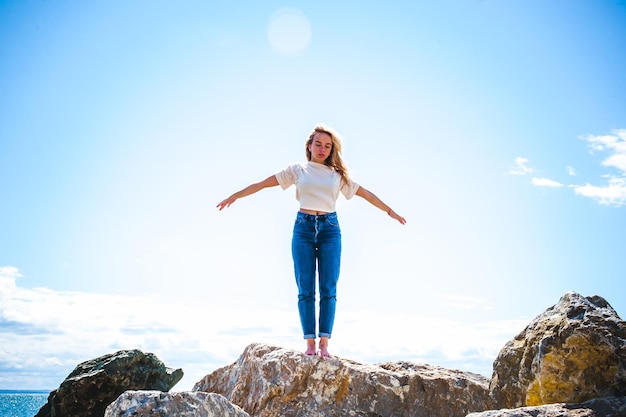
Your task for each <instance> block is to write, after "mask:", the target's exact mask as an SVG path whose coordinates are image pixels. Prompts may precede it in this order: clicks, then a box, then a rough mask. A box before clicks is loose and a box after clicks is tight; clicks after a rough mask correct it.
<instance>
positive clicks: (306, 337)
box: [304, 334, 315, 339]
mask: <svg viewBox="0 0 626 417" xmlns="http://www.w3.org/2000/svg"><path fill="white" fill-rule="evenodd" d="M304 338H305V339H315V334H305V335H304Z"/></svg>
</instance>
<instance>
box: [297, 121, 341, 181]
mask: <svg viewBox="0 0 626 417" xmlns="http://www.w3.org/2000/svg"><path fill="white" fill-rule="evenodd" d="M316 133H326V134H328V135H329V136H330V138H331V141H332V144H333V147H332V149H331V150H330V155H328V158H326V160H325V161H324V165H326V166H329V167H331V168H332V169H334V170H335V171H337V173H338V174H339V175H340V176H341V179H342V181H343V182H344V184H348V182H349V181H350V177H349V176H348V168H346V165H345V163H344V162H343V159H342V158H341V137H340V136H339V134H338V133H337V132H335V131H334V130H333V129H331V128H330V127H328V126H324V125H322V124H318V125H316V126H315V127H314V128H313V131H312V132H311V134H310V135H309V138H308V139H307V141H306V144H305V146H304V148H305V151H306V159H307V161H310V160H311V151H310V150H309V145H311V143H313V137H314V136H315V134H316Z"/></svg>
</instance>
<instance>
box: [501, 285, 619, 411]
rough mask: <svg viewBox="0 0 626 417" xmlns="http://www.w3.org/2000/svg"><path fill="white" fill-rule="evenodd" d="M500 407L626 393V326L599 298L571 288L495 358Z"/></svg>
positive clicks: (576, 401)
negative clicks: (581, 293) (582, 294)
mask: <svg viewBox="0 0 626 417" xmlns="http://www.w3.org/2000/svg"><path fill="white" fill-rule="evenodd" d="M490 392H491V395H492V397H493V399H494V401H495V403H496V405H497V407H498V408H514V407H521V406H534V405H541V404H551V403H580V402H583V401H586V400H589V399H592V398H598V397H604V396H624V395H626V326H625V322H624V321H623V320H621V319H620V318H619V316H618V315H617V313H616V312H615V310H613V308H612V307H611V306H610V305H609V303H607V302H606V300H604V299H603V298H602V297H598V296H593V297H583V296H581V295H579V294H577V293H574V292H569V293H566V294H565V295H564V296H563V297H561V299H560V301H559V302H558V303H557V304H556V305H555V306H553V307H551V308H549V309H548V310H546V311H545V312H544V313H542V314H540V315H539V316H537V317H536V318H535V319H534V320H533V321H532V322H531V323H530V324H529V325H528V326H527V327H526V328H525V329H524V330H523V331H522V332H521V333H520V334H518V335H517V336H516V337H515V338H514V339H513V340H511V341H509V342H508V343H507V344H506V345H505V346H504V348H502V350H501V351H500V353H499V354H498V356H497V358H496V360H495V362H494V370H493V376H492V379H491V383H490Z"/></svg>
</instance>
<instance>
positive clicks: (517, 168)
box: [509, 156, 535, 175]
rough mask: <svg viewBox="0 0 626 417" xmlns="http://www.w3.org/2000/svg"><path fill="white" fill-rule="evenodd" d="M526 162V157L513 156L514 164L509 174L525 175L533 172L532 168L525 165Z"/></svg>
mask: <svg viewBox="0 0 626 417" xmlns="http://www.w3.org/2000/svg"><path fill="white" fill-rule="evenodd" d="M527 163H528V159H526V158H522V157H521V156H518V157H517V158H515V161H514V165H513V166H512V167H511V169H510V170H509V174H511V175H527V174H531V173H533V172H535V170H534V169H532V168H529V167H528V166H526V164H527Z"/></svg>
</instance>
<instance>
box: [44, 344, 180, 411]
mask: <svg viewBox="0 0 626 417" xmlns="http://www.w3.org/2000/svg"><path fill="white" fill-rule="evenodd" d="M182 377H183V371H182V370H181V369H172V368H168V367H166V366H165V365H164V364H163V362H161V361H160V360H159V359H158V358H157V357H156V356H155V355H153V354H152V353H143V352H141V351H140V350H121V351H118V352H116V353H113V354H109V355H104V356H101V357H99V358H96V359H92V360H89V361H86V362H83V363H81V364H79V365H78V366H77V367H76V368H75V369H74V371H72V373H70V374H69V375H68V377H67V378H65V380H64V381H63V382H62V383H61V385H60V386H59V388H57V389H56V390H54V391H52V392H51V393H50V395H49V397H48V402H47V403H46V404H45V405H44V406H43V407H42V408H41V409H40V410H39V412H38V413H37V415H36V416H35V417H102V416H104V410H105V409H106V407H107V406H108V405H109V404H110V403H111V402H112V401H114V400H115V399H116V398H117V397H119V395H120V394H122V393H123V392H124V391H127V390H159V391H169V390H170V389H171V388H172V387H173V386H174V385H176V383H177V382H178V381H180V379H181V378H182Z"/></svg>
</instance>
